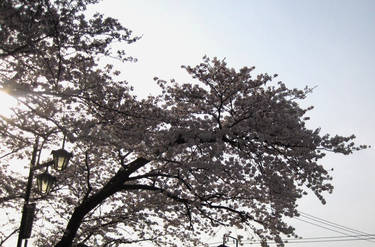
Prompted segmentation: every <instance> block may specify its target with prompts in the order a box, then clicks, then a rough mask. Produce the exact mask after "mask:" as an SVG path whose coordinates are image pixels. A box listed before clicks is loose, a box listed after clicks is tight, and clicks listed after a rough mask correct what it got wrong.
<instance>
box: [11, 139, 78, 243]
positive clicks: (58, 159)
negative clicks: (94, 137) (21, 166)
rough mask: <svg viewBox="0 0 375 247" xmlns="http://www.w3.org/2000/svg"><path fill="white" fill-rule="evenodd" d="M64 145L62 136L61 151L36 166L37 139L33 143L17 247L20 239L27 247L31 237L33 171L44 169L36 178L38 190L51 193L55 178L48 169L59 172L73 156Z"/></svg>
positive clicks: (55, 151)
mask: <svg viewBox="0 0 375 247" xmlns="http://www.w3.org/2000/svg"><path fill="white" fill-rule="evenodd" d="M64 144H65V136H64V141H63V147H62V149H59V150H54V151H52V154H53V161H49V162H46V163H44V164H41V165H38V166H36V165H35V163H36V156H37V152H38V145H39V138H37V139H36V141H35V144H34V147H33V152H32V157H31V162H30V169H29V177H28V179H27V186H26V193H25V197H24V199H25V202H24V204H23V208H22V218H21V224H20V230H19V234H18V241H17V247H21V245H22V239H25V245H24V246H25V247H27V242H28V239H29V238H30V236H31V229H32V224H33V220H34V213H35V203H29V202H30V195H31V188H32V183H33V177H34V171H35V170H38V169H41V168H44V167H46V171H45V172H44V173H42V174H39V175H37V176H36V177H37V185H38V190H39V191H40V192H41V193H42V194H48V193H49V192H50V191H51V189H52V186H53V184H54V183H55V181H56V178H55V177H54V176H52V175H50V174H49V173H48V167H49V166H52V165H53V166H54V167H55V169H56V170H58V171H61V170H63V169H65V168H66V166H67V165H68V162H69V160H70V158H71V157H72V156H73V155H72V154H71V153H69V152H67V151H65V150H64Z"/></svg>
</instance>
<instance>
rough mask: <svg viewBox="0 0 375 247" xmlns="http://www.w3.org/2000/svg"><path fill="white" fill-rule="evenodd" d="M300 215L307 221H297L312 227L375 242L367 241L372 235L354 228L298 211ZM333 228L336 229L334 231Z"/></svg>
mask: <svg viewBox="0 0 375 247" xmlns="http://www.w3.org/2000/svg"><path fill="white" fill-rule="evenodd" d="M298 213H299V214H300V217H302V218H305V219H300V218H295V219H296V220H299V221H303V222H305V223H308V224H311V225H314V226H317V227H320V228H324V229H326V230H329V231H333V232H336V233H340V234H343V235H345V236H349V235H350V234H359V235H363V240H366V241H369V242H375V241H374V240H372V239H366V238H365V237H366V236H369V235H370V234H369V233H366V232H364V231H359V230H356V229H354V228H350V227H346V226H343V225H340V224H336V223H334V222H332V221H328V220H325V219H323V218H319V217H316V216H313V215H311V214H308V213H304V212H302V211H298ZM306 219H307V220H306ZM309 220H312V221H314V222H317V223H319V224H317V223H314V222H311V221H309ZM320 224H323V225H324V226H322V225H320ZM332 227H333V228H334V229H332ZM337 229H338V230H337ZM343 231H344V232H343ZM348 232H349V233H348Z"/></svg>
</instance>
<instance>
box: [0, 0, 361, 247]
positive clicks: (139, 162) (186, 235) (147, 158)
mask: <svg viewBox="0 0 375 247" xmlns="http://www.w3.org/2000/svg"><path fill="white" fill-rule="evenodd" d="M96 2H98V1H96V0H54V1H53V0H33V1H26V0H3V1H1V3H0V29H1V32H0V59H1V64H0V78H1V80H0V84H1V85H0V87H1V88H2V90H4V91H6V92H8V93H9V94H10V95H13V96H14V97H16V98H17V101H18V106H17V107H15V108H14V109H13V115H11V116H0V133H1V136H2V138H1V147H0V152H1V155H0V157H1V164H0V165H1V169H0V176H1V180H0V207H1V208H2V210H4V211H6V210H10V209H14V208H16V209H17V210H18V209H20V208H21V206H20V205H21V203H22V200H20V198H22V197H23V194H24V186H25V182H26V181H25V178H24V177H22V176H18V177H16V178H14V174H13V173H12V171H11V170H10V169H9V167H10V166H12V164H9V161H11V160H12V159H14V158H18V159H24V160H28V159H30V156H31V151H32V148H33V145H34V144H35V142H36V140H37V139H38V140H41V141H40V143H39V146H38V150H39V152H42V151H44V150H52V149H56V147H59V146H60V145H61V142H62V138H63V137H64V136H65V137H66V139H67V142H68V144H67V146H68V147H69V148H71V149H72V150H74V157H73V159H72V163H71V164H70V169H68V170H67V171H66V172H64V173H61V174H59V176H58V183H57V186H56V187H54V189H53V192H52V195H47V196H41V195H39V194H38V193H37V192H36V191H34V192H33V199H34V200H35V201H37V202H38V203H37V207H38V214H37V215H36V219H35V222H34V225H39V226H40V227H34V228H33V236H34V238H35V244H36V245H37V246H56V247H70V246H72V245H74V244H79V243H82V244H86V245H88V246H126V245H127V244H132V243H137V244H140V243H142V242H152V243H154V244H156V245H161V246H176V245H177V244H176V239H178V240H180V241H181V243H182V244H184V245H186V246H190V245H192V244H198V243H199V242H200V239H199V236H200V234H201V233H208V234H214V232H215V229H217V227H219V226H221V225H224V226H234V227H237V228H240V229H244V228H246V229H251V230H252V231H253V232H254V233H255V234H256V235H257V236H259V237H260V238H261V239H262V240H263V241H264V243H263V244H264V245H266V241H267V239H274V240H276V241H277V242H279V243H280V245H282V241H281V236H282V235H283V234H285V235H289V236H292V235H294V229H293V227H292V226H289V225H288V224H287V223H286V221H285V219H286V217H294V216H297V215H298V212H297V210H296V207H297V200H298V199H299V198H301V197H302V196H303V195H305V194H306V193H308V192H310V191H311V192H313V193H315V195H316V196H317V197H318V198H319V199H320V200H321V201H322V203H325V201H324V198H323V194H324V193H325V192H331V191H332V188H333V187H332V184H331V176H330V174H329V172H328V171H327V170H326V168H325V167H324V166H323V165H322V164H321V159H322V158H323V157H324V156H325V154H326V153H327V152H335V153H342V154H350V153H352V152H353V151H355V150H360V149H362V148H366V146H355V144H354V143H353V139H354V138H355V137H354V136H349V137H343V136H338V135H336V136H331V135H329V134H321V133H320V129H309V128H307V127H306V121H307V120H308V117H307V116H306V112H308V111H309V110H311V109H312V107H310V108H307V109H304V108H302V107H301V106H300V105H299V102H300V101H301V100H303V99H304V98H305V97H306V96H307V94H308V93H310V92H311V89H310V88H305V89H303V90H299V89H289V88H288V87H287V86H286V85H285V84H284V83H282V82H274V81H275V77H276V75H274V76H271V75H268V74H257V75H254V71H253V70H254V67H243V68H241V69H240V70H235V69H233V68H230V67H229V66H228V65H227V64H226V62H225V60H221V59H217V58H208V57H204V58H203V61H202V63H201V64H199V65H197V66H183V68H184V69H185V70H186V72H187V73H189V74H190V75H191V77H192V81H191V82H188V83H182V82H176V81H174V80H170V81H166V80H163V79H159V78H155V83H158V85H159V86H160V88H161V93H160V95H154V96H149V97H148V98H146V99H138V98H137V97H136V96H135V93H134V92H133V90H132V88H131V86H129V85H128V83H127V82H126V81H121V80H119V79H118V78H119V77H118V75H119V72H118V71H116V70H115V69H114V68H113V66H112V65H111V64H107V65H106V64H103V63H102V62H100V59H102V58H104V57H108V58H113V59H119V60H121V61H124V62H126V61H131V60H133V58H132V57H130V56H128V55H127V54H126V53H125V51H124V50H123V49H122V48H125V47H126V46H125V45H126V44H130V43H133V42H135V41H136V40H137V39H138V37H135V36H133V35H132V33H131V31H130V30H128V29H127V28H125V27H123V26H122V25H121V24H120V23H119V22H118V21H117V20H115V19H113V18H105V17H104V16H103V15H100V14H95V15H93V16H88V15H87V14H85V10H86V8H87V5H89V4H94V3H96ZM115 42H116V43H118V42H119V43H120V44H124V47H122V48H121V49H116V48H115V47H119V45H118V44H116V46H114V43H115ZM17 219H18V218H17ZM18 220H19V219H18ZM6 224H10V225H12V226H13V229H17V228H18V226H19V221H16V222H7V223H6ZM7 234H9V232H5V231H3V232H1V235H0V241H5V239H6V237H7ZM51 236H54V237H53V238H51Z"/></svg>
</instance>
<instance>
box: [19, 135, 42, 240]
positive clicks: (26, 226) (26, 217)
mask: <svg viewBox="0 0 375 247" xmlns="http://www.w3.org/2000/svg"><path fill="white" fill-rule="evenodd" d="M38 144H39V138H38V137H37V138H36V141H35V144H34V147H33V153H32V156H31V163H30V170H29V177H28V179H27V186H26V193H25V202H24V204H23V208H22V218H21V225H20V230H19V233H18V241H17V247H21V244H22V239H23V238H28V237H30V234H31V226H32V221H33V218H34V210H35V204H29V201H30V194H31V188H32V184H33V177H34V166H35V161H36V155H37V152H38ZM25 246H27V239H26V242H25Z"/></svg>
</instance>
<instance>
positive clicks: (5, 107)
mask: <svg viewBox="0 0 375 247" xmlns="http://www.w3.org/2000/svg"><path fill="white" fill-rule="evenodd" d="M16 105H17V100H16V99H15V98H13V97H12V96H10V95H9V94H7V93H5V92H3V91H1V90H0V115H2V116H5V117H9V116H10V115H11V114H12V111H11V108H12V107H14V106H16Z"/></svg>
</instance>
